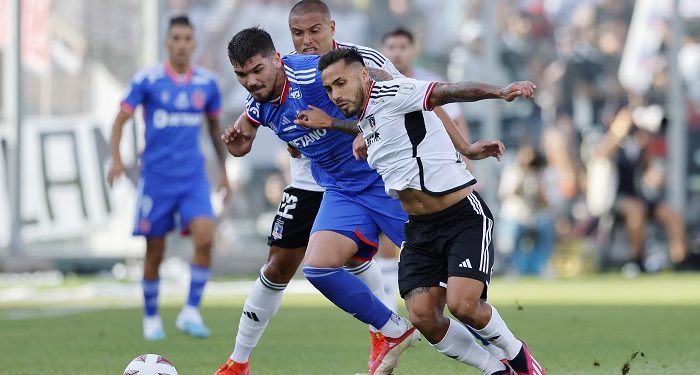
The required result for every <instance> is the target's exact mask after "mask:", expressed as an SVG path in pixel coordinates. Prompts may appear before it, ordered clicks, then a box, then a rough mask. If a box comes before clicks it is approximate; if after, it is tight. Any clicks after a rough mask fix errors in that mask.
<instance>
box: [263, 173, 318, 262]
mask: <svg viewBox="0 0 700 375" xmlns="http://www.w3.org/2000/svg"><path fill="white" fill-rule="evenodd" d="M321 199H323V192H322V191H310V190H302V189H297V188H293V187H291V186H290V187H287V188H286V189H284V193H283V194H282V201H281V202H280V205H279V207H278V208H277V215H275V219H274V220H272V228H270V236H269V237H268V238H267V244H268V245H270V246H277V247H283V248H285V249H294V248H297V247H304V246H306V245H308V244H309V236H310V235H311V227H312V226H313V225H314V220H315V219H316V214H317V213H318V209H319V207H321Z"/></svg>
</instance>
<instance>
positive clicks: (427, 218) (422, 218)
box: [408, 192, 478, 224]
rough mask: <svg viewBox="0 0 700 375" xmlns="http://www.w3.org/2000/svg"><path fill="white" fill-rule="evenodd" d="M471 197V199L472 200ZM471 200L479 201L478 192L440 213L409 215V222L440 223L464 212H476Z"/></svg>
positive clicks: (470, 194)
mask: <svg viewBox="0 0 700 375" xmlns="http://www.w3.org/2000/svg"><path fill="white" fill-rule="evenodd" d="M470 196H471V198H470ZM470 199H478V198H477V195H476V192H471V193H469V195H467V196H466V197H465V198H464V199H462V200H461V201H459V202H457V203H455V204H453V205H452V206H450V207H447V208H446V209H444V210H442V211H438V212H433V213H432V214H426V215H408V221H410V222H413V223H421V224H424V223H431V224H435V223H439V222H441V221H443V220H446V219H450V218H452V217H454V215H456V214H460V213H463V212H464V210H469V211H472V212H473V211H474V207H473V206H472V203H471V201H470Z"/></svg>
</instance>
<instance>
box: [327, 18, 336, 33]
mask: <svg viewBox="0 0 700 375" xmlns="http://www.w3.org/2000/svg"><path fill="white" fill-rule="evenodd" d="M328 26H330V28H331V36H333V35H335V20H331V22H329V23H328Z"/></svg>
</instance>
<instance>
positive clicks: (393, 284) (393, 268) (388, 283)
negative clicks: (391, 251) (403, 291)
mask: <svg viewBox="0 0 700 375" xmlns="http://www.w3.org/2000/svg"><path fill="white" fill-rule="evenodd" d="M374 261H375V262H377V265H378V266H379V269H380V270H381V272H382V282H383V284H384V299H382V302H384V304H385V305H386V307H388V308H389V309H390V310H391V311H398V310H397V308H398V305H397V303H398V294H399V260H398V259H396V258H382V257H376V258H374Z"/></svg>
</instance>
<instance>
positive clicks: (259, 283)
mask: <svg viewBox="0 0 700 375" xmlns="http://www.w3.org/2000/svg"><path fill="white" fill-rule="evenodd" d="M286 287H287V284H276V283H272V282H270V281H269V280H267V279H266V278H265V276H264V275H263V274H262V272H260V277H259V278H258V279H257V280H255V283H254V284H253V289H252V290H251V291H250V296H248V299H246V301H245V303H244V304H243V313H242V314H241V319H240V320H239V322H238V334H236V345H235V346H234V347H233V353H231V359H232V360H234V361H236V362H238V363H245V362H248V357H250V353H251V352H252V351H253V349H255V346H256V345H258V341H260V338H261V337H262V335H263V332H265V328H266V327H267V324H268V323H269V322H270V320H271V319H272V317H273V316H275V314H277V311H278V310H279V308H280V304H281V303H282V292H284V288H286Z"/></svg>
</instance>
